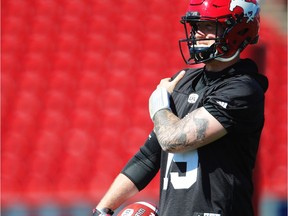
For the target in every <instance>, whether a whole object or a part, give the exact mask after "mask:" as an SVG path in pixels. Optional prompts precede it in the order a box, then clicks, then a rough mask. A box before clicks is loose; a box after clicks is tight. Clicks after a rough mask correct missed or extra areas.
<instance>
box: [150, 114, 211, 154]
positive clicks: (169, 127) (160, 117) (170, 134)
mask: <svg viewBox="0 0 288 216" xmlns="http://www.w3.org/2000/svg"><path fill="white" fill-rule="evenodd" d="M197 112H198V110H196V111H194V112H192V113H189V114H188V115H187V116H186V117H185V118H183V119H181V120H180V119H179V118H178V117H177V116H175V115H174V114H173V113H172V112H171V111H169V110H160V111H158V112H157V113H156V114H155V117H154V131H155V133H156V135H157V138H158V141H159V143H160V145H161V147H162V149H163V150H164V151H168V152H183V151H188V150H193V149H196V148H198V147H199V146H201V145H202V144H203V141H204V138H205V134H206V130H207V126H208V121H207V120H206V119H202V118H197V117H196V114H197Z"/></svg>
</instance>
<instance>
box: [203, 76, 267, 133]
mask: <svg viewBox="0 0 288 216" xmlns="http://www.w3.org/2000/svg"><path fill="white" fill-rule="evenodd" d="M204 107H205V108H206V110H207V111H208V112H209V113H210V114H211V115H213V116H214V117H215V118H216V119H217V120H218V121H219V122H220V123H221V124H222V125H223V127H225V128H226V129H227V131H237V132H238V133H246V132H251V131H255V130H258V129H259V128H261V127H262V126H263V120H264V119H263V116H264V92H263V90H262V89H261V88H260V86H259V85H258V84H257V83H256V81H254V80H253V79H251V78H249V77H247V76H246V77H243V78H242V79H241V80H239V79H235V80H234V81H231V82H229V84H228V85H226V86H223V87H222V88H220V89H219V90H217V91H215V92H214V93H213V94H211V95H210V96H209V97H207V98H206V101H205V102H204Z"/></svg>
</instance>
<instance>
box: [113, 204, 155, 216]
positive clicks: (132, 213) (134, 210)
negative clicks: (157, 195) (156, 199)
mask: <svg viewBox="0 0 288 216" xmlns="http://www.w3.org/2000/svg"><path fill="white" fill-rule="evenodd" d="M157 211H158V209H157V207H156V206H155V205H153V204H151V203H148V202H144V201H143V202H135V203H132V204H130V205H128V206H126V207H125V208H123V209H122V210H121V211H120V212H119V213H118V215H117V216H158V214H157Z"/></svg>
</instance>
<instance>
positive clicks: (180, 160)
mask: <svg viewBox="0 0 288 216" xmlns="http://www.w3.org/2000/svg"><path fill="white" fill-rule="evenodd" d="M173 167H178V168H179V169H178V171H177V170H176V171H175V170H174V169H173ZM197 169H198V151H197V150H194V151H190V152H185V153H175V154H173V153H169V154H168V159H167V166H166V171H165V177H164V179H163V181H164V182H163V190H167V187H168V183H169V181H170V182H171V184H172V185H173V187H174V189H188V188H190V187H191V186H192V185H193V184H194V183H195V182H196V180H197ZM169 174H170V175H169Z"/></svg>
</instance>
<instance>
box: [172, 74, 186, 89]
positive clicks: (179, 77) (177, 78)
mask: <svg viewBox="0 0 288 216" xmlns="http://www.w3.org/2000/svg"><path fill="white" fill-rule="evenodd" d="M184 74H185V70H182V71H181V72H180V73H179V74H178V75H177V76H176V77H175V79H174V80H173V81H172V82H173V83H174V84H175V85H176V84H177V83H178V82H179V80H180V79H182V78H183V76H184Z"/></svg>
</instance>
